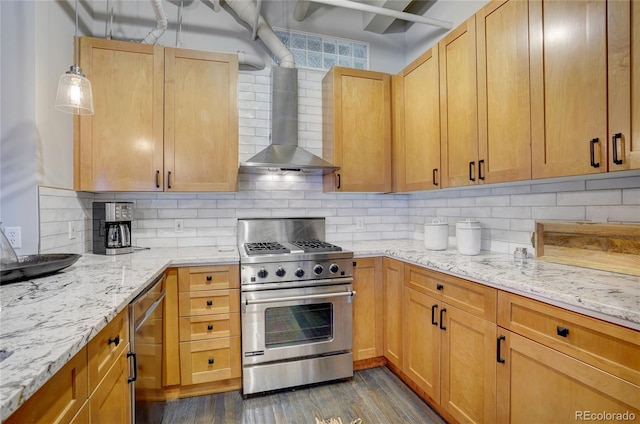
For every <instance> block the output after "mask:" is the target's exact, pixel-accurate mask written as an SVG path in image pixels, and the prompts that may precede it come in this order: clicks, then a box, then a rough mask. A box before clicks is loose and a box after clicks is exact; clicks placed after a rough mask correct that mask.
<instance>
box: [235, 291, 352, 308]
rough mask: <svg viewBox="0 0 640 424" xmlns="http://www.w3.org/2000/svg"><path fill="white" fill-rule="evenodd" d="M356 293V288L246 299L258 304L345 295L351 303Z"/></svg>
mask: <svg viewBox="0 0 640 424" xmlns="http://www.w3.org/2000/svg"><path fill="white" fill-rule="evenodd" d="M355 295H356V292H355V290H351V291H348V292H339V293H324V294H308V295H305V296H289V297H270V298H268V299H253V300H249V299H246V300H245V305H258V304H261V303H277V302H293V301H296V300H309V299H328V298H331V297H344V296H349V303H351V302H353V297H354V296H355Z"/></svg>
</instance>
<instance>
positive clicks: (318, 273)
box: [313, 264, 324, 275]
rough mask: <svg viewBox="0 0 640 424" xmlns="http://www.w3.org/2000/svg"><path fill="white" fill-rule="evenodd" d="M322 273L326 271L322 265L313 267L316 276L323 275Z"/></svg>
mask: <svg viewBox="0 0 640 424" xmlns="http://www.w3.org/2000/svg"><path fill="white" fill-rule="evenodd" d="M322 271H324V268H323V267H322V265H320V264H318V265H316V266H314V267H313V273H314V274H316V275H320V274H322Z"/></svg>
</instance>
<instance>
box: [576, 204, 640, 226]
mask: <svg viewBox="0 0 640 424" xmlns="http://www.w3.org/2000/svg"><path fill="white" fill-rule="evenodd" d="M586 219H587V220H588V221H594V222H634V223H635V222H640V205H638V206H633V205H632V206H587V207H586Z"/></svg>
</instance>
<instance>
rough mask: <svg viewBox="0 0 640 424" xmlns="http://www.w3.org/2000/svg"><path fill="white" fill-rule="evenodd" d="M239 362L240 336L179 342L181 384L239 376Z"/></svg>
mask: <svg viewBox="0 0 640 424" xmlns="http://www.w3.org/2000/svg"><path fill="white" fill-rule="evenodd" d="M240 363H241V360H240V337H229V338H221V339H210V340H202V341H196V342H183V343H180V367H181V371H182V385H186V384H199V383H208V382H212V381H218V380H227V379H230V378H237V377H240V375H241V369H240Z"/></svg>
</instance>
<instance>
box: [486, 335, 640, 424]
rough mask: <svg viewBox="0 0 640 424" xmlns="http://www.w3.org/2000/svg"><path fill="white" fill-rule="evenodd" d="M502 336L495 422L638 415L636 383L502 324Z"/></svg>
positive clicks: (639, 400) (610, 418)
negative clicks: (526, 336)
mask: <svg viewBox="0 0 640 424" xmlns="http://www.w3.org/2000/svg"><path fill="white" fill-rule="evenodd" d="M500 335H501V336H504V340H502V341H501V348H500V355H501V359H502V360H503V361H504V363H501V364H499V365H498V372H497V375H498V387H497V395H498V399H499V402H498V416H497V422H499V423H524V422H527V423H575V422H578V421H598V422H603V421H604V422H612V421H616V422H618V421H620V422H622V421H623V420H625V418H624V417H629V416H630V415H631V416H634V417H635V418H636V419H637V417H640V387H638V386H637V385H635V384H633V383H630V382H628V381H625V380H623V379H621V378H619V377H616V376H614V375H612V374H609V373H607V372H605V371H602V370H600V369H598V368H595V367H593V366H591V365H588V364H586V363H584V362H582V361H579V360H577V359H575V358H572V357H570V356H568V355H565V354H563V353H560V352H558V351H557V350H554V349H551V348H549V347H547V346H544V345H542V344H540V343H537V342H534V341H532V340H530V339H528V338H525V337H522V336H520V335H518V334H515V333H513V332H511V331H508V330H503V329H501V333H500ZM600 414H602V415H600ZM599 415H600V416H601V418H599V417H598V416H599ZM626 420H628V421H633V419H631V420H630V419H629V418H626Z"/></svg>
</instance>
